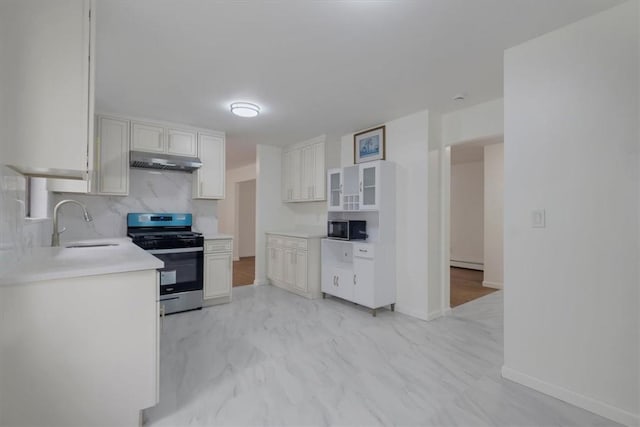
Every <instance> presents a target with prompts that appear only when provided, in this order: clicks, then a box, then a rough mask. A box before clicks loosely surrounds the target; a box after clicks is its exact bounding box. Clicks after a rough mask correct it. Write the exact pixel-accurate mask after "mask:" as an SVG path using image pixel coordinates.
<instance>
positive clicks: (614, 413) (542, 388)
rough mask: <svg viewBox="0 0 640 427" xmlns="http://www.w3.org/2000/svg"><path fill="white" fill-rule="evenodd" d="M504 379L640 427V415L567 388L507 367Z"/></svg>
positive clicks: (616, 420) (625, 423)
mask: <svg viewBox="0 0 640 427" xmlns="http://www.w3.org/2000/svg"><path fill="white" fill-rule="evenodd" d="M502 377H503V378H506V379H508V380H509V381H513V382H516V383H518V384H522V385H524V386H527V387H529V388H532V389H534V390H536V391H539V392H541V393H544V394H548V395H549V396H553V397H555V398H556V399H560V400H562V401H564V402H567V403H570V404H572V405H575V406H577V407H579V408H582V409H586V410H587V411H589V412H593V413H594V414H597V415H600V416H602V417H605V418H609V419H611V420H613V421H615V422H618V423H621V424H624V425H627V426H638V425H640V414H633V413H631V412H628V411H625V410H624V409H620V408H616V407H615V406H611V405H609V404H607V403H604V402H601V401H599V400H595V399H592V398H590V397H587V396H584V395H582V394H578V393H576V392H574V391H571V390H567V389H566V388H563V387H560V386H557V385H554V384H551V383H548V382H546V381H542V380H539V379H538V378H534V377H532V376H529V375H527V374H523V373H522V372H518V371H516V370H515V369H512V368H509V367H507V366H503V367H502Z"/></svg>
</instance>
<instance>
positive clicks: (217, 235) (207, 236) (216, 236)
mask: <svg viewBox="0 0 640 427" xmlns="http://www.w3.org/2000/svg"><path fill="white" fill-rule="evenodd" d="M202 237H204V240H223V239H224V240H227V239H233V236H232V235H230V234H221V233H213V234H203V235H202Z"/></svg>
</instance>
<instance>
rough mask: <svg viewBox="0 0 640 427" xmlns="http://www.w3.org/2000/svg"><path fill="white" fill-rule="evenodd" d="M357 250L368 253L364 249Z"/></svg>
mask: <svg viewBox="0 0 640 427" xmlns="http://www.w3.org/2000/svg"><path fill="white" fill-rule="evenodd" d="M358 250H359V251H360V252H364V253H367V252H369V251H368V250H366V249H358Z"/></svg>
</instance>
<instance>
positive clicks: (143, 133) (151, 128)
mask: <svg viewBox="0 0 640 427" xmlns="http://www.w3.org/2000/svg"><path fill="white" fill-rule="evenodd" d="M131 149H132V150H134V151H145V152H151V153H164V152H165V151H166V150H165V143H164V128H163V127H161V126H157V125H152V124H149V123H139V122H132V123H131Z"/></svg>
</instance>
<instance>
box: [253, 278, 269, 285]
mask: <svg viewBox="0 0 640 427" xmlns="http://www.w3.org/2000/svg"><path fill="white" fill-rule="evenodd" d="M268 284H269V282H268V281H267V279H263V280H258V279H255V280H254V281H253V285H254V286H263V285H268Z"/></svg>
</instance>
